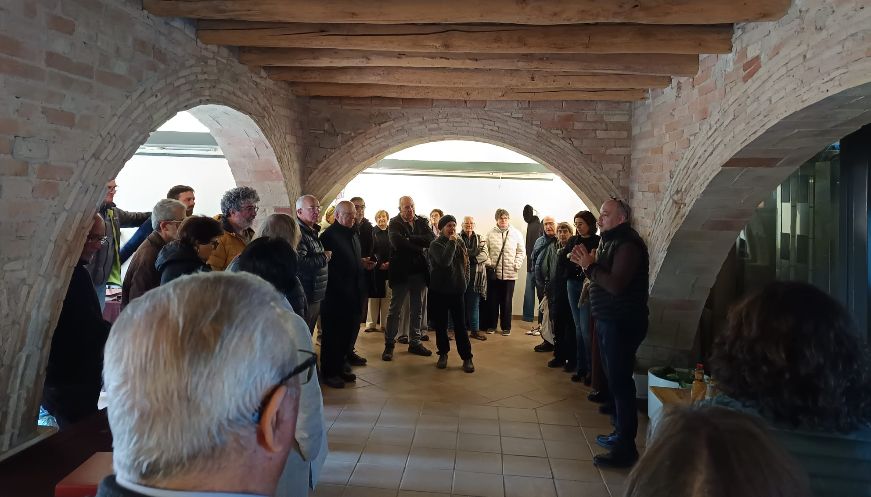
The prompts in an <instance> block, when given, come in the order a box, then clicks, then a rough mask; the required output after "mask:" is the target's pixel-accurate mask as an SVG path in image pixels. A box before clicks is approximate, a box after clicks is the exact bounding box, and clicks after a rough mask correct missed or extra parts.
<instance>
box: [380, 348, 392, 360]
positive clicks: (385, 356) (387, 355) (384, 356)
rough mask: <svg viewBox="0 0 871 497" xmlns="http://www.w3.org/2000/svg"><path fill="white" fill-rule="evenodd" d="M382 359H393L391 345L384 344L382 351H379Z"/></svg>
mask: <svg viewBox="0 0 871 497" xmlns="http://www.w3.org/2000/svg"><path fill="white" fill-rule="evenodd" d="M381 360H382V361H392V360H393V345H386V346H384V352H382V353H381Z"/></svg>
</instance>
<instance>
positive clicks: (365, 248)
mask: <svg viewBox="0 0 871 497" xmlns="http://www.w3.org/2000/svg"><path fill="white" fill-rule="evenodd" d="M350 202H351V203H352V204H354V229H355V230H356V231H357V236H359V237H360V254H362V256H363V264H365V265H366V266H370V265H371V267H372V269H367V270H366V274H365V277H366V285H365V286H364V287H363V296H362V298H361V300H360V324H366V316H367V312H368V310H369V306H368V303H369V293H370V292H369V290H370V288H369V287H370V286H371V285H370V284H369V282H371V281H372V280H373V279H374V278H375V260H374V254H373V250H374V246H375V234H374V232H373V231H372V230H373V226H372V223H371V222H369V220H368V219H366V215H365V214H366V201H365V200H363V197H352V198H351V200H350ZM370 263H371V264H370ZM359 331H360V330H359V329H357V330H355V331H354V336H353V337H351V347H350V348H349V349H348V356H347V357H346V358H345V360H346V361H347V362H348V364H349V365H350V366H365V365H366V362H367V361H366V358H365V357H361V356H360V354H358V353H357V351H356V350H355V348H354V347H355V346H356V344H357V335H358V334H359Z"/></svg>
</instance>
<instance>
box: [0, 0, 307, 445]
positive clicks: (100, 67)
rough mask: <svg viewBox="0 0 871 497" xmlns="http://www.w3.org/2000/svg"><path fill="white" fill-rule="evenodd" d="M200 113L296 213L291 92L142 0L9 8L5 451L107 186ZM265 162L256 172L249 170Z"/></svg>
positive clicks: (0, 226)
mask: <svg viewBox="0 0 871 497" xmlns="http://www.w3.org/2000/svg"><path fill="white" fill-rule="evenodd" d="M201 104H212V105H211V106H206V107H203V108H201V109H200V110H201V112H200V115H201V117H202V116H205V117H206V118H205V119H204V120H206V121H207V125H209V127H210V128H211V129H212V130H213V131H215V130H218V133H216V135H217V138H218V140H219V142H222V143H221V145H222V146H226V148H225V149H224V151H225V153H226V154H227V155H228V159H229V160H230V163H231V165H233V164H235V165H236V166H237V167H235V168H234V169H235V170H234V174H236V175H237V179H239V180H240V182H243V183H247V184H250V185H253V186H255V187H257V188H260V187H261V186H262V189H263V191H264V192H265V197H266V202H269V203H272V205H268V207H272V208H287V207H288V200H287V197H288V194H291V195H293V196H295V195H296V194H298V192H299V177H298V174H297V164H296V159H297V157H298V155H299V153H300V152H299V146H300V145H299V127H298V126H297V125H296V124H295V123H294V122H293V118H294V115H295V112H296V111H295V109H294V106H295V103H294V101H293V97H292V96H290V95H289V93H288V92H287V89H286V86H285V85H283V84H277V83H274V82H271V81H269V80H267V79H265V78H263V77H261V76H259V75H256V74H252V73H251V72H250V71H249V70H248V69H247V67H244V66H242V65H240V64H239V63H238V62H237V60H236V56H235V54H234V53H232V52H231V51H229V50H226V49H220V48H216V47H209V46H203V45H200V44H198V43H197V42H196V40H195V37H194V29H193V26H192V24H191V23H188V22H184V21H180V20H174V21H167V20H164V19H155V18H153V17H151V16H149V15H147V14H146V13H144V12H142V11H141V10H140V2H138V1H134V0H63V1H59V0H41V1H33V0H12V1H7V2H4V3H3V4H2V6H0V213H2V216H0V247H2V250H0V280H2V285H0V329H2V330H3V333H2V334H0V350H2V351H3V359H2V360H0V451H3V450H5V449H6V448H8V447H10V446H14V445H17V444H19V443H21V442H22V441H24V440H26V439H27V438H28V437H30V436H31V435H32V434H33V432H34V428H35V427H34V424H35V419H36V412H37V407H38V404H39V399H40V395H41V390H42V375H43V369H44V367H45V361H46V358H47V355H48V350H49V348H48V347H47V344H48V343H49V340H50V338H51V330H52V329H53V327H54V323H55V321H56V319H57V314H58V311H59V308H60V304H61V302H62V299H63V295H64V293H65V291H66V287H67V283H68V281H69V277H70V274H71V270H72V267H73V264H74V262H75V260H76V259H77V257H78V255H79V253H80V252H81V247H82V243H83V240H84V235H85V232H86V231H87V226H86V225H87V224H88V223H89V217H90V215H91V213H93V211H94V209H95V206H96V205H97V203H98V202H99V199H100V198H101V197H102V196H103V189H104V186H103V185H104V184H105V182H106V181H108V180H109V179H111V178H113V177H114V176H115V175H116V174H117V173H118V171H119V170H120V169H121V167H122V166H123V165H124V163H125V162H126V160H127V159H128V158H129V157H130V156H132V154H133V153H134V152H135V150H136V148H137V147H138V146H139V145H140V144H142V143H144V142H145V140H146V138H147V137H148V133H149V132H151V131H153V130H154V129H155V128H157V127H158V126H159V125H160V124H162V123H163V122H164V121H166V120H167V119H169V118H170V117H172V116H173V115H174V114H175V113H176V112H178V111H180V110H185V109H188V108H191V107H195V106H198V105H201ZM218 105H226V106H228V107H230V108H232V109H234V111H232V112H229V111H228V112H224V111H223V110H222V109H224V108H222V107H214V106H218ZM234 112H235V114H234ZM209 117H210V118H211V119H208V118H209ZM222 120H223V121H224V122H229V123H230V126H228V128H232V129H226V130H224V132H223V133H222V132H220V131H221V130H220V129H219V128H220V127H221V126H220V123H221V122H222ZM239 129H241V130H243V131H244V132H246V133H247V135H244V136H239V135H235V136H234V135H233V133H234V132H235V131H234V130H236V131H238V130H239ZM231 131H232V132H231ZM246 136H247V139H246ZM237 155H238V158H237ZM252 157H256V158H257V159H258V162H257V167H256V168H251V169H250V170H249V169H247V168H244V167H243V168H241V169H240V168H239V167H238V165H239V164H244V162H246V161H248V160H250V159H251V158H252ZM282 175H283V177H282ZM266 202H265V203H266Z"/></svg>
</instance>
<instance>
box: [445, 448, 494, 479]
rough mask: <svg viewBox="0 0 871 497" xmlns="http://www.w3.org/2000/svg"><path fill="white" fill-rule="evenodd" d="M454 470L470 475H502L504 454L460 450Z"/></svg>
mask: <svg viewBox="0 0 871 497" xmlns="http://www.w3.org/2000/svg"><path fill="white" fill-rule="evenodd" d="M454 468H455V469H456V470H457V471H465V472H470V473H492V474H497V475H501V474H502V454H498V453H489V452H470V451H465V450H458V451H457V460H456V463H455V464H454Z"/></svg>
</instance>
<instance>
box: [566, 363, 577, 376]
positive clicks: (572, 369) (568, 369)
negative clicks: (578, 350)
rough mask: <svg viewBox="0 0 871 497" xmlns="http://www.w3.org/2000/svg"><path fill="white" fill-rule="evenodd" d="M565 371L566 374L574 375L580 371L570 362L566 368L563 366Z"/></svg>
mask: <svg viewBox="0 0 871 497" xmlns="http://www.w3.org/2000/svg"><path fill="white" fill-rule="evenodd" d="M563 370H565V372H566V373H574V372H575V371H577V370H578V366H576V365H575V364H572V363H570V362H568V363H566V365H565V366H563Z"/></svg>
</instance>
